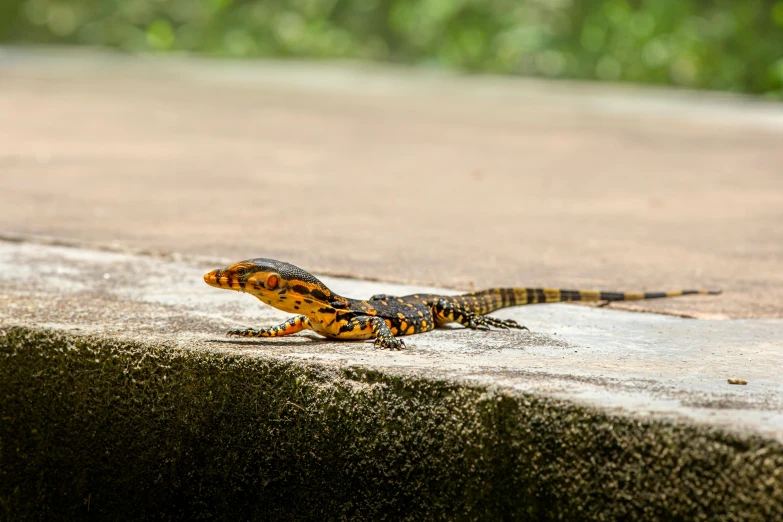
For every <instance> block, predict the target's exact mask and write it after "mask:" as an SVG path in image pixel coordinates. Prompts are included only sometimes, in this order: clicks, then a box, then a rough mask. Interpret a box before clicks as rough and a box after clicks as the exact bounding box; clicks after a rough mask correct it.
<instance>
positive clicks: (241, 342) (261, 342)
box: [205, 335, 335, 347]
mask: <svg viewBox="0 0 783 522" xmlns="http://www.w3.org/2000/svg"><path fill="white" fill-rule="evenodd" d="M294 339H298V340H294ZM305 339H307V341H305ZM334 341H335V340H334V339H325V338H323V337H316V336H310V335H301V336H297V337H296V338H292V339H263V338H248V339H207V340H206V341H205V342H207V343H210V344H234V345H238V346H270V347H272V346H296V347H301V346H311V345H320V344H330V343H332V342H334Z"/></svg>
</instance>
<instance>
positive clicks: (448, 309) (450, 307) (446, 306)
mask: <svg viewBox="0 0 783 522" xmlns="http://www.w3.org/2000/svg"><path fill="white" fill-rule="evenodd" d="M432 315H433V317H435V321H436V322H437V323H438V324H439V325H443V324H446V323H452V322H457V323H459V324H461V325H462V326H465V327H466V328H471V329H473V330H477V329H478V330H489V328H490V327H491V326H494V327H495V328H502V329H503V330H507V329H509V328H516V329H519V330H528V328H527V327H526V326H522V325H521V324H519V323H517V322H516V321H514V320H513V319H505V320H504V319H497V318H495V317H489V316H487V315H480V314H477V313H475V312H472V311H470V310H469V309H467V308H464V307H462V306H460V305H458V304H454V303H450V302H448V301H446V300H445V299H441V300H439V301H438V302H437V303H435V306H433V308H432ZM528 331H529V330H528Z"/></svg>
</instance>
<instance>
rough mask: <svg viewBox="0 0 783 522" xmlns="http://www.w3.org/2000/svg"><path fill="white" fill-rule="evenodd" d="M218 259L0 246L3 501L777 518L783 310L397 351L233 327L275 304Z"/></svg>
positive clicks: (193, 511) (460, 340)
mask: <svg viewBox="0 0 783 522" xmlns="http://www.w3.org/2000/svg"><path fill="white" fill-rule="evenodd" d="M220 261H221V260H216V261H215V262H213V263H197V262H194V261H189V260H187V259H169V260H165V259H159V258H155V257H151V256H132V255H126V254H120V253H112V252H100V251H91V250H84V249H77V248H67V247H54V246H45V245H40V244H34V243H13V242H0V357H2V361H0V387H2V388H3V390H4V392H5V393H4V394H3V395H2V396H0V416H2V418H3V423H2V424H1V425H0V450H1V451H0V506H2V507H3V509H4V510H5V513H6V515H7V517H8V518H11V519H20V518H35V517H41V518H52V517H55V518H58V517H62V516H68V517H72V516H87V515H89V514H92V515H93V516H97V517H99V518H100V517H106V516H109V517H111V518H116V517H120V518H127V519H139V518H156V517H158V518H159V517H164V518H168V519H187V520H191V519H194V518H199V517H201V518H203V517H214V516H215V514H216V513H220V516H221V517H226V518H231V519H237V518H239V519H249V518H259V519H269V518H270V517H271V518H280V517H283V518H285V517H293V518H297V519H312V520H317V519H324V518H327V519H330V518H340V517H349V518H356V517H358V518H363V519H367V518H384V517H385V518H391V519H400V518H405V517H411V518H412V519H422V518H426V519H432V518H449V519H453V518H465V519H499V518H513V519H524V518H528V519H547V520H548V519H553V520H554V519H573V518H574V517H576V518H582V519H595V520H603V519H618V518H622V519H651V518H657V519H698V518H705V517H706V518H708V519H713V520H772V519H775V518H777V517H779V516H781V515H783V471H782V470H783V446H781V442H782V441H783V378H782V377H781V374H780V371H779V369H780V368H781V367H783V350H781V346H783V328H781V326H783V324H782V323H783V321H780V320H775V319H768V320H736V321H722V320H693V319H682V318H676V317H667V316H657V315H651V314H642V313H630V312H624V311H613V310H606V309H593V308H586V307H578V306H568V305H540V306H530V307H519V308H516V309H510V310H505V311H503V313H499V314H498V315H500V316H503V317H512V318H515V319H517V320H519V321H520V322H522V323H524V324H526V325H528V326H529V327H530V328H531V330H532V333H530V334H527V333H524V332H508V331H493V332H475V331H469V330H465V329H451V330H439V331H435V332H431V333H428V334H423V335H419V336H412V337H409V338H407V341H408V345H409V346H410V349H408V350H405V351H401V352H388V351H378V350H375V349H374V348H373V347H372V345H371V344H369V343H361V342H359V343H335V342H330V341H326V340H324V339H323V338H319V337H317V336H314V335H312V334H301V335H295V336H291V337H288V338H281V339H267V340H236V339H227V338H226V337H224V335H223V332H224V331H225V330H226V329H229V328H233V327H238V326H251V325H252V326H262V325H269V324H274V323H275V322H277V321H280V320H282V319H283V318H284V316H283V315H281V314H280V313H279V312H277V311H276V310H274V309H271V308H269V307H264V306H261V305H260V303H259V302H257V301H256V300H255V299H254V298H252V297H250V296H246V295H242V294H238V293H234V292H226V291H220V290H217V289H213V288H210V287H208V286H206V285H205V284H204V283H203V281H202V275H203V273H204V272H205V271H206V270H207V269H209V268H213V267H214V266H215V263H219V262H220ZM323 279H324V281H325V282H326V283H327V284H328V285H329V286H330V287H331V288H332V289H334V290H335V291H337V292H339V293H343V294H348V295H351V296H357V297H362V296H369V295H371V294H373V293H378V292H385V293H397V294H402V293H407V292H411V291H417V290H426V288H422V287H410V286H401V285H391V284H381V283H371V282H366V281H356V280H349V279H341V278H329V277H324V278H323ZM52 330H53V331H54V332H55V333H51V331H52ZM85 336H86V337H85ZM731 377H739V378H743V379H746V380H747V381H748V385H747V386H732V385H729V384H728V383H727V379H728V378H731Z"/></svg>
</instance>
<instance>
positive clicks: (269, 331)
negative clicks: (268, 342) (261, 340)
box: [226, 315, 313, 337]
mask: <svg viewBox="0 0 783 522" xmlns="http://www.w3.org/2000/svg"><path fill="white" fill-rule="evenodd" d="M304 329H309V330H312V329H313V327H312V326H311V325H310V319H309V318H307V317H306V316H304V315H297V316H296V317H292V318H291V319H289V320H288V321H286V322H284V323H282V324H279V325H277V326H272V327H271V328H262V329H260V330H253V329H252V328H248V329H246V330H230V331H228V332H227V333H226V335H228V336H229V337H282V336H284V335H291V334H295V333H296V332H301V331H302V330H304Z"/></svg>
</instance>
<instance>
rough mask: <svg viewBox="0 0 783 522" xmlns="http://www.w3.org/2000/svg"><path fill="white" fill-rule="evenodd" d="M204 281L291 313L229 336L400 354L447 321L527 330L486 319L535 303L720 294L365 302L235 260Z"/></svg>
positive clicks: (288, 271) (275, 268) (277, 267)
mask: <svg viewBox="0 0 783 522" xmlns="http://www.w3.org/2000/svg"><path fill="white" fill-rule="evenodd" d="M204 281H205V282H206V283H207V284H208V285H210V286H213V287H216V288H223V289H228V290H235V291H239V292H246V293H249V294H252V295H254V296H255V297H257V298H258V299H260V300H261V301H262V302H264V303H266V304H268V305H270V306H272V307H274V308H277V309H278V310H282V311H284V312H289V313H294V314H297V315H296V316H295V317H292V318H291V319H289V320H287V321H285V322H284V323H282V324H279V325H277V326H272V327H269V328H262V329H252V328H249V329H244V330H231V331H229V332H227V335H229V336H239V337H281V336H284V335H291V334H294V333H297V332H300V331H302V330H305V329H307V330H313V331H314V332H316V333H319V334H321V335H323V336H325V337H328V338H332V339H374V342H375V346H376V348H386V349H392V350H399V349H402V348H405V343H404V342H403V341H402V340H401V339H399V338H398V336H404V335H412V334H418V333H423V332H428V331H430V330H433V329H435V328H437V327H440V326H443V325H445V324H448V323H453V322H456V323H459V324H461V325H463V326H465V327H467V328H472V329H474V330H475V329H481V330H489V329H491V328H493V327H494V328H500V329H521V330H528V328H526V327H525V326H522V325H520V324H519V323H517V322H516V321H514V320H511V319H497V318H494V317H490V316H488V315H487V314H489V313H491V312H494V311H496V310H499V309H501V308H508V307H511V306H521V305H526V304H536V303H557V302H572V301H593V302H602V301H603V302H607V303H609V302H613V301H636V300H641V299H658V298H665V297H676V296H682V295H693V294H697V295H717V294H720V293H721V291H720V290H674V291H668V292H604V291H599V290H561V289H556V288H489V289H487V290H482V291H478V292H472V293H469V294H463V295H435V294H423V293H422V294H412V295H406V296H401V297H397V296H390V295H386V294H378V295H374V296H372V297H371V298H370V299H367V300H360V299H351V298H348V297H343V296H341V295H338V294H336V293H334V292H332V291H331V290H330V289H329V288H327V286H326V285H325V284H323V283H322V282H321V281H319V280H318V279H317V278H316V277H315V276H313V275H312V274H310V273H308V272H306V271H304V270H302V269H301V268H299V267H297V266H294V265H292V264H289V263H285V262H282V261H276V260H274V259H265V258H256V259H248V260H246V261H240V262H239V263H235V264H233V265H231V266H228V267H226V268H220V269H217V270H212V271H211V272H209V273H207V274H205V275H204Z"/></svg>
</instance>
